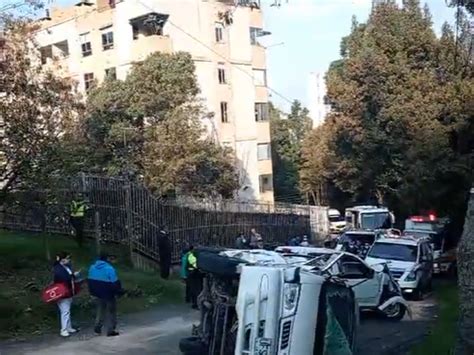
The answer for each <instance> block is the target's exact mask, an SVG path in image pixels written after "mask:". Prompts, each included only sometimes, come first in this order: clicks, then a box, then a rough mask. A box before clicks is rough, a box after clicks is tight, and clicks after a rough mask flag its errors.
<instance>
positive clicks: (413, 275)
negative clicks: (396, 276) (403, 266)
mask: <svg viewBox="0 0 474 355" xmlns="http://www.w3.org/2000/svg"><path fill="white" fill-rule="evenodd" d="M405 281H416V271H415V270H412V271H410V273H409V274H408V275H407V277H405Z"/></svg>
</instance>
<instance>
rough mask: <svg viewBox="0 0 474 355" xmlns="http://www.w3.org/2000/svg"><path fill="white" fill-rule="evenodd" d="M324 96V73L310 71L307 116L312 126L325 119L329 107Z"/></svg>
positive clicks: (319, 123) (316, 125)
mask: <svg viewBox="0 0 474 355" xmlns="http://www.w3.org/2000/svg"><path fill="white" fill-rule="evenodd" d="M325 96H326V82H325V80H324V74H322V73H317V72H315V73H310V74H309V84H308V102H309V116H310V117H311V120H312V121H313V127H318V126H319V125H321V124H322V123H323V122H324V120H325V119H326V115H327V114H328V112H329V110H330V107H329V105H327V104H326V103H325V99H324V97H325Z"/></svg>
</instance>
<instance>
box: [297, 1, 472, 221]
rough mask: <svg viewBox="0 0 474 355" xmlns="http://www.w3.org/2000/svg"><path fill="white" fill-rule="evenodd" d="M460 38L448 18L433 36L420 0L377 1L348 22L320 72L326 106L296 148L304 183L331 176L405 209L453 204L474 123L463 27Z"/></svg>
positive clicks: (310, 185) (465, 181)
mask: <svg viewBox="0 0 474 355" xmlns="http://www.w3.org/2000/svg"><path fill="white" fill-rule="evenodd" d="M466 25H467V24H466V23H465V24H464V28H466ZM460 38H461V40H459V42H458V43H457V44H456V41H455V39H454V36H453V34H452V30H451V29H450V28H449V26H447V25H445V26H444V28H443V34H442V37H441V38H440V39H438V38H436V36H435V34H434V32H433V30H432V28H431V17H430V15H429V11H427V9H425V10H424V11H422V10H421V9H420V7H419V1H417V0H410V1H405V2H404V6H403V8H400V7H398V6H397V5H396V4H395V3H394V2H389V3H386V4H383V5H380V6H377V7H376V8H375V9H374V11H373V12H372V14H371V15H370V17H369V20H368V22H367V23H366V24H357V23H356V22H354V23H353V28H352V31H351V34H350V35H349V36H348V37H346V38H345V39H344V40H343V43H342V47H343V50H342V54H343V58H342V59H341V60H339V61H337V62H336V63H334V64H333V65H332V66H331V68H330V70H329V72H328V74H327V86H328V99H329V102H330V103H331V105H332V109H333V110H332V113H331V114H330V115H329V117H328V119H327V121H326V122H325V123H324V124H323V125H322V126H321V127H319V128H318V129H317V130H315V131H314V132H313V133H312V134H311V135H310V136H309V137H308V139H307V140H306V142H305V144H304V147H303V158H304V159H303V160H304V162H303V168H302V172H301V176H302V187H303V190H305V191H308V192H310V191H312V192H318V191H320V190H321V189H322V186H324V185H327V184H328V183H331V184H335V185H336V186H337V187H338V188H339V189H340V190H342V191H344V192H348V193H350V194H351V195H352V196H354V199H356V200H357V199H359V200H363V201H368V200H371V199H373V200H377V201H378V202H380V203H389V204H391V205H392V206H393V207H394V208H396V209H397V210H398V211H399V212H405V213H410V212H417V211H419V210H420V209H422V208H438V210H439V211H440V213H443V212H447V211H449V210H450V209H456V208H459V207H460V206H461V205H462V202H463V197H462V196H463V195H464V194H465V192H466V191H467V189H468V186H469V182H470V180H471V179H472V162H473V161H472V159H473V156H472V149H473V132H474V131H473V130H472V117H473V107H472V105H470V104H467V102H472V97H473V95H472V94H473V82H472V73H473V71H472V69H473V68H472V62H469V59H468V57H469V54H468V52H467V45H465V43H466V42H467V35H466V40H463V39H462V36H461V37H460ZM456 48H457V52H455V50H456ZM469 97H470V98H471V99H468V98H469ZM454 196H456V199H455V201H453V200H451V199H449V198H448V197H451V198H452V197H454ZM447 200H449V201H450V202H449V203H447Z"/></svg>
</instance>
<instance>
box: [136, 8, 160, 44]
mask: <svg viewBox="0 0 474 355" xmlns="http://www.w3.org/2000/svg"><path fill="white" fill-rule="evenodd" d="M168 17H169V15H166V14H159V13H156V12H150V13H148V14H146V15H143V16H139V17H136V18H133V19H131V20H130V21H129V22H130V25H131V26H132V36H133V39H138V38H139V37H140V35H143V36H163V28H164V26H165V24H166V21H167V20H168Z"/></svg>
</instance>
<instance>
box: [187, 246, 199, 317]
mask: <svg viewBox="0 0 474 355" xmlns="http://www.w3.org/2000/svg"><path fill="white" fill-rule="evenodd" d="M186 261H187V262H186V268H187V271H188V275H187V279H186V280H187V282H188V287H189V296H190V298H191V307H192V308H193V309H198V304H197V299H198V296H199V294H200V293H201V290H202V275H201V272H200V271H199V269H198V267H197V258H196V254H195V251H194V247H193V246H192V245H191V246H190V247H189V252H188V253H187V260H186Z"/></svg>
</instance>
